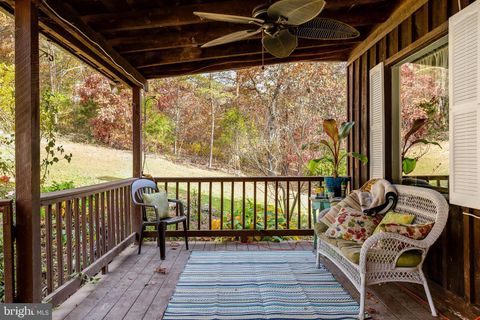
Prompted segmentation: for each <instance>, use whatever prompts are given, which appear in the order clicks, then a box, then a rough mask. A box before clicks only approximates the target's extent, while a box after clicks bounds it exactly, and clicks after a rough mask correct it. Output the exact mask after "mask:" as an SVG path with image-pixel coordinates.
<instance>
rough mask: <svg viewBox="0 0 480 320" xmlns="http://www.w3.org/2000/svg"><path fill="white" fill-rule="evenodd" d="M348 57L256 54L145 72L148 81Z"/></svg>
mask: <svg viewBox="0 0 480 320" xmlns="http://www.w3.org/2000/svg"><path fill="white" fill-rule="evenodd" d="M347 57H348V50H344V51H342V50H340V51H334V52H330V53H322V54H318V53H302V52H297V53H294V54H292V55H291V56H289V57H287V58H283V59H278V58H274V57H265V59H264V60H262V57H261V55H258V54H255V55H251V56H244V57H238V58H234V59H231V58H229V59H227V58H225V59H217V60H211V61H200V62H193V63H185V64H178V65H175V66H173V65H172V66H166V67H156V68H150V69H146V70H144V74H145V76H146V77H147V78H148V79H153V78H166V77H174V76H185V75H190V74H199V73H207V72H216V71H224V70H238V69H243V68H249V67H255V66H261V65H262V64H263V65H272V64H280V63H290V62H302V61H316V62H319V61H345V60H346V59H347Z"/></svg>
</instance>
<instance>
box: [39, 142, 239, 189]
mask: <svg viewBox="0 0 480 320" xmlns="http://www.w3.org/2000/svg"><path fill="white" fill-rule="evenodd" d="M59 144H61V145H63V146H64V148H65V151H66V152H68V153H70V152H71V153H72V154H73V158H72V161H71V163H67V162H66V161H62V162H60V163H58V164H56V165H55V166H54V167H52V171H51V173H50V177H49V179H48V180H49V183H50V182H52V181H57V182H63V181H73V182H74V184H75V187H80V186H85V185H92V184H97V183H102V182H106V181H112V180H116V179H122V178H128V177H131V174H132V153H131V152H130V151H125V150H116V149H112V148H106V147H101V146H95V145H90V144H82V143H75V142H71V141H68V140H60V141H59ZM145 172H147V173H149V174H151V175H153V176H163V177H191V176H197V177H207V176H209V177H217V176H228V175H230V174H227V173H225V172H222V171H218V170H206V169H202V168H198V167H194V166H191V165H186V164H179V163H174V162H172V161H170V160H167V159H165V158H163V157H160V156H158V155H148V157H147V162H146V167H145ZM47 184H48V183H47Z"/></svg>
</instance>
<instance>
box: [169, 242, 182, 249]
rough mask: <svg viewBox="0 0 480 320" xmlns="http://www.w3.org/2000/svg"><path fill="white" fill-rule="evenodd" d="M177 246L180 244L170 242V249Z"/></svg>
mask: <svg viewBox="0 0 480 320" xmlns="http://www.w3.org/2000/svg"><path fill="white" fill-rule="evenodd" d="M178 246H180V244H179V243H178V242H170V247H172V248H176V247H178Z"/></svg>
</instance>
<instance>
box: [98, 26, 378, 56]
mask: <svg viewBox="0 0 480 320" xmlns="http://www.w3.org/2000/svg"><path fill="white" fill-rule="evenodd" d="M248 28H252V27H250V26H245V25H241V24H228V23H225V24H223V23H220V22H219V23H218V24H212V23H208V24H203V25H197V26H196V27H195V28H192V27H184V28H180V30H175V29H174V30H168V31H166V30H165V31H162V32H158V31H157V32H153V31H152V32H140V33H138V34H137V35H135V36H129V37H124V38H115V39H111V40H107V41H108V43H109V44H110V45H111V46H112V47H114V48H115V49H116V50H117V51H118V52H120V53H121V54H131V53H139V52H145V51H156V50H163V49H173V48H196V47H198V46H200V45H202V44H204V43H206V42H208V41H211V40H213V39H216V38H218V37H221V36H224V35H226V34H229V33H233V32H236V31H240V30H245V29H248ZM160 30H163V29H160ZM358 30H359V32H360V37H358V38H356V39H354V40H364V39H365V38H366V35H367V34H368V33H369V31H370V28H369V27H360V28H358ZM260 38H261V35H257V36H253V37H251V38H249V39H260ZM313 41H317V42H320V40H313ZM323 42H325V41H323ZM331 42H333V43H336V42H337V41H331Z"/></svg>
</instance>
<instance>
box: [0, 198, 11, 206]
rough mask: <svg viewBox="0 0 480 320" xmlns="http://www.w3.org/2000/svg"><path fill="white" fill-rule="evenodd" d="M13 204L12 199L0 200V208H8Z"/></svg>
mask: <svg viewBox="0 0 480 320" xmlns="http://www.w3.org/2000/svg"><path fill="white" fill-rule="evenodd" d="M12 204H13V200H12V199H0V207H5V206H10V205H12Z"/></svg>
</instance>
